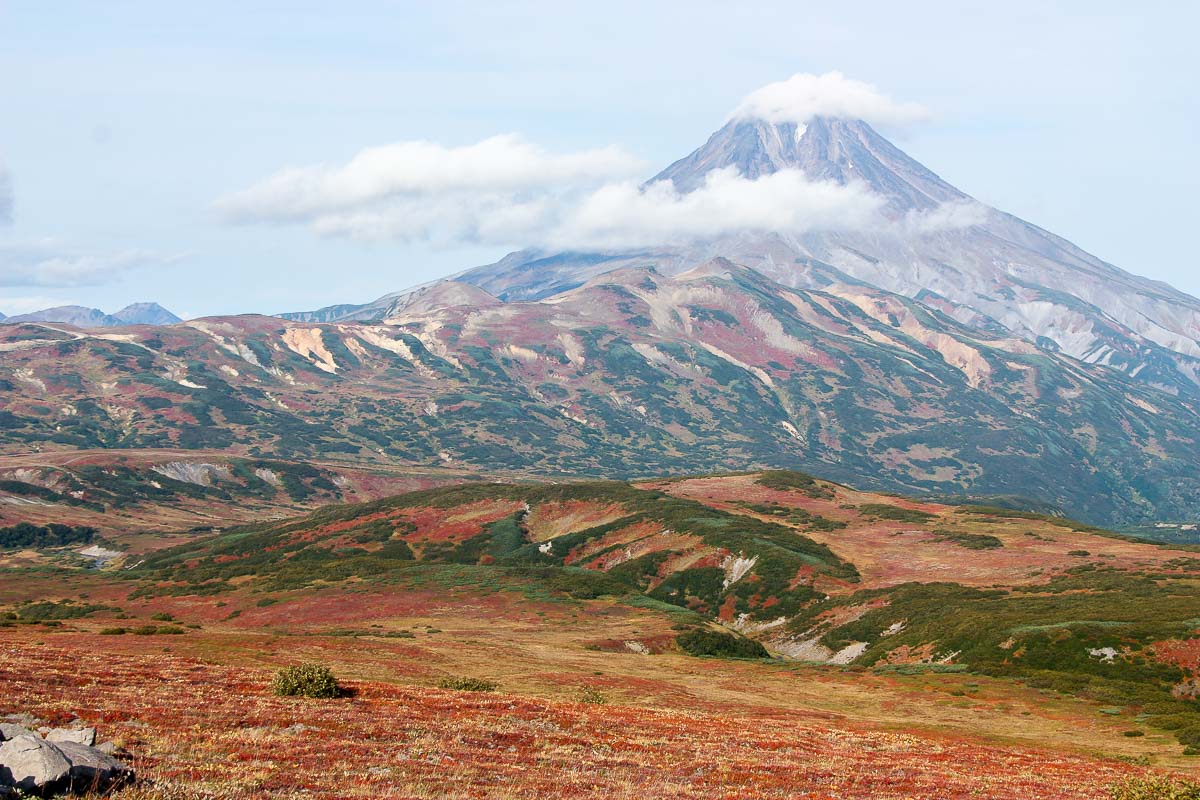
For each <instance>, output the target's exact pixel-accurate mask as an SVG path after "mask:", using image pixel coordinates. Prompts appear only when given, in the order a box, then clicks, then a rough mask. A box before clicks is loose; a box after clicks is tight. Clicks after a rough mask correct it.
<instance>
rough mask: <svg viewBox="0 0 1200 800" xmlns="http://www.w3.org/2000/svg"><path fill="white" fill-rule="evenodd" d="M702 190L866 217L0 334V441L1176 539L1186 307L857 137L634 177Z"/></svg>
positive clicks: (788, 126)
mask: <svg viewBox="0 0 1200 800" xmlns="http://www.w3.org/2000/svg"><path fill="white" fill-rule="evenodd" d="M718 168H720V169H733V170H736V171H737V172H738V173H740V174H741V175H743V176H745V177H747V178H752V179H753V178H761V177H763V176H767V175H772V174H776V173H778V172H780V171H782V170H795V171H799V172H801V173H803V175H804V176H806V177H807V178H808V179H810V180H822V181H829V182H833V183H835V184H841V185H850V184H854V185H856V186H859V187H865V190H867V191H869V192H870V193H872V195H873V196H874V197H875V198H877V199H878V206H879V208H880V214H881V216H882V221H881V222H880V224H879V225H877V226H875V227H872V228H869V229H864V228H861V227H860V228H857V229H855V228H844V229H839V230H818V231H812V232H809V233H805V234H796V235H789V234H780V233H756V232H744V233H740V234H737V235H727V236H721V237H717V238H714V239H712V240H710V241H706V242H703V243H696V244H691V245H687V246H672V247H655V248H645V249H640V250H636V251H610V252H565V253H553V252H535V251H522V252H518V253H513V254H511V255H509V256H507V257H505V258H504V259H502V260H501V261H499V262H497V263H495V264H492V265H489V266H485V267H479V268H477V269H472V270H469V271H467V272H464V273H462V274H460V275H458V276H456V277H455V278H453V279H449V280H445V281H439V282H435V283H433V284H429V285H426V286H422V287H418V288H417V289H413V290H409V291H405V292H396V293H392V294H389V295H386V296H384V297H382V298H380V299H379V300H377V301H375V302H372V303H367V304H361V305H352V304H342V305H335V306H328V307H326V308H322V309H319V310H316V311H309V312H298V313H292V314H285V315H281V317H282V318H278V317H276V318H272V317H260V316H242V317H224V318H212V319H204V320H194V321H191V322H188V323H185V324H183V325H175V326H172V327H171V328H147V329H144V330H143V331H142V332H141V333H138V334H135V335H134V337H133V338H128V339H127V338H125V337H123V338H122V340H121V341H119V342H118V341H115V340H113V339H110V338H105V337H103V336H99V335H87V334H86V333H81V332H77V333H71V332H64V331H48V330H47V329H45V328H41V327H38V326H37V325H36V323H33V322H31V323H30V324H29V325H27V326H19V325H7V326H5V328H4V329H3V330H0V347H2V348H3V349H4V350H5V359H4V363H3V364H0V381H3V382H4V383H3V384H0V385H6V386H7V387H8V391H6V392H4V393H3V394H2V395H0V415H3V419H4V423H5V424H4V425H0V447H6V448H8V449H22V448H28V447H30V446H32V445H35V444H46V445H48V446H59V447H80V448H92V447H186V448H198V449H200V448H214V449H231V448H232V449H234V450H236V451H239V452H245V453H248V454H252V455H256V456H262V457H265V456H271V457H287V458H306V457H311V456H313V455H317V454H319V455H322V456H324V457H328V456H329V455H330V454H331V453H337V454H341V456H343V457H345V458H349V459H365V460H371V459H385V460H389V461H406V462H411V463H417V464H443V465H450V466H454V467H457V468H462V469H472V470H478V471H481V472H486V471H493V470H513V471H522V472H533V473H539V474H543V475H545V474H553V475H575V476H579V475H597V476H600V475H602V476H618V477H626V476H633V475H645V474H665V473H684V472H697V471H705V470H730V469H746V468H756V467H767V466H783V467H799V468H806V469H812V470H813V471H816V472H819V473H821V474H824V475H829V476H831V477H833V478H836V479H840V480H845V481H848V482H852V483H855V484H857V485H861V486H864V487H870V488H877V489H890V490H903V491H910V492H911V491H923V492H929V493H935V494H938V495H955V496H961V495H969V496H972V497H976V498H987V497H991V496H997V495H1004V496H1013V495H1016V496H1023V497H1028V498H1034V499H1036V500H1038V501H1041V502H1043V503H1048V504H1051V505H1053V506H1055V507H1058V508H1062V509H1064V510H1066V511H1068V512H1069V513H1070V514H1072V515H1074V516H1076V517H1079V518H1083V519H1085V520H1087V521H1089V522H1095V523H1102V524H1108V525H1124V524H1134V523H1142V522H1145V521H1147V520H1175V521H1179V520H1188V521H1194V520H1197V519H1200V470H1198V469H1197V462H1198V459H1197V456H1196V453H1197V452H1200V449H1198V448H1200V383H1198V381H1200V301H1197V300H1196V299H1195V298H1192V297H1190V296H1188V295H1185V294H1183V293H1181V292H1178V291H1176V290H1174V289H1171V288H1170V287H1168V286H1165V285H1163V284H1160V283H1156V282H1153V281H1149V280H1145V279H1142V278H1138V277H1136V276H1133V275H1131V274H1129V273H1126V272H1123V271H1121V270H1119V269H1117V268H1116V267H1113V266H1112V265H1109V264H1106V263H1104V262H1102V261H1100V260H1099V259H1097V258H1095V257H1093V256H1091V255H1088V254H1087V253H1085V252H1083V251H1082V250H1080V249H1078V248H1076V247H1075V246H1073V245H1071V244H1070V243H1069V242H1066V241H1064V240H1063V239H1061V238H1059V237H1056V236H1054V235H1053V234H1050V233H1048V232H1046V231H1043V230H1041V229H1040V228H1037V227H1036V226H1033V225H1030V224H1028V223H1026V222H1023V221H1021V220H1019V219H1017V218H1015V217H1012V216H1010V215H1008V214H1004V213H1003V212H1000V211H996V210H994V209H991V208H988V207H986V206H983V205H982V204H980V203H977V202H976V201H974V200H972V199H971V198H970V197H968V196H967V195H966V194H964V193H963V192H961V191H959V190H958V189H955V188H954V187H952V186H950V185H949V184H947V183H946V182H944V181H942V180H941V179H940V178H938V177H937V176H936V175H935V174H934V173H932V172H931V171H930V170H928V169H926V168H925V167H923V166H922V165H920V164H919V163H917V162H916V161H914V160H912V159H911V158H909V157H908V156H906V155H905V154H904V153H902V152H901V151H900V150H899V149H897V148H896V147H895V146H893V145H892V144H891V143H889V142H888V141H887V140H886V139H884V138H883V137H881V136H880V135H879V134H878V133H876V132H875V131H874V130H873V129H872V128H871V127H870V126H869V125H867V124H866V123H864V122H861V121H856V120H842V119H823V118H816V119H812V120H810V121H809V122H808V124H807V125H796V124H793V123H771V122H766V121H763V120H757V119H735V120H732V121H730V122H729V123H728V124H727V125H725V126H724V127H723V128H722V129H721V130H719V131H718V132H717V133H715V134H713V136H712V137H710V139H709V140H708V142H707V143H706V144H705V145H704V146H702V147H701V148H699V149H697V150H696V151H695V152H693V153H692V154H690V155H689V156H687V157H685V158H683V159H681V160H680V161H677V162H676V163H674V164H672V165H671V166H669V167H668V168H667V169H666V170H664V171H663V172H661V173H660V174H659V175H658V176H656V178H655V179H654V180H656V181H668V180H669V181H671V182H672V183H673V185H674V186H675V187H676V188H677V190H678V191H680V192H685V193H686V192H690V191H695V190H696V189H697V187H700V186H705V185H706V183H705V182H706V181H707V177H706V176H708V175H709V173H710V172H711V171H712V170H713V169H718ZM97 313H98V312H97ZM14 321H20V320H19V319H18V320H12V319H10V320H8V322H14ZM51 401H52V402H51Z"/></svg>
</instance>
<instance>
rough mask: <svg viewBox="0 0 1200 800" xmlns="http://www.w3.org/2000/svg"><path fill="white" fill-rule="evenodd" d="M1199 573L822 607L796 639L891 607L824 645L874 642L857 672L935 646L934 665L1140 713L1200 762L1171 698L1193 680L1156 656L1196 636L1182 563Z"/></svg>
mask: <svg viewBox="0 0 1200 800" xmlns="http://www.w3.org/2000/svg"><path fill="white" fill-rule="evenodd" d="M1192 561H1193V560H1192V559H1180V561H1179V563H1177V564H1172V565H1169V566H1173V567H1175V568H1177V569H1179V570H1183V571H1185V572H1184V574H1183V575H1182V576H1181V574H1180V573H1178V572H1177V573H1175V574H1171V573H1168V572H1163V573H1149V572H1146V573H1132V574H1131V573H1129V572H1125V571H1122V570H1117V569H1112V568H1107V567H1102V566H1095V565H1083V566H1080V567H1077V568H1075V569H1073V570H1070V571H1069V572H1068V573H1067V574H1065V575H1064V576H1062V577H1059V578H1056V579H1054V580H1053V581H1051V582H1050V583H1048V584H1045V585H1040V586H1029V587H1022V588H1019V589H1014V590H1011V591H1004V590H985V589H974V588H968V587H964V586H961V585H959V584H955V583H932V584H916V583H909V584H903V585H900V586H896V587H892V588H889V589H879V590H870V591H862V592H858V593H856V594H854V595H853V596H850V597H839V598H836V599H829V600H825V601H822V602H819V603H815V604H813V605H811V606H809V607H808V608H806V609H805V610H804V612H803V613H802V614H801V615H800V616H799V617H797V618H796V619H795V620H794V621H793V622H792V623H790V629H791V630H794V631H796V632H797V633H800V632H803V631H807V630H809V629H811V628H812V627H813V626H814V625H817V624H818V621H817V620H818V616H819V615H820V614H822V613H823V612H827V611H830V610H832V609H834V608H837V607H845V606H854V605H860V604H862V603H865V602H868V601H871V600H879V599H881V598H886V599H887V601H888V602H887V605H885V606H883V607H880V608H875V609H873V610H871V611H868V612H867V613H866V614H864V615H863V616H862V617H860V618H859V619H857V620H855V621H854V622H850V623H847V624H845V625H841V626H837V627H833V628H827V629H825V630H824V635H823V637H822V639H821V643H822V644H824V645H825V646H827V647H829V648H830V649H832V650H835V651H836V650H838V649H841V648H843V647H845V646H847V645H849V644H851V643H852V642H866V643H867V645H868V647H867V650H866V652H865V653H864V654H863V655H862V656H861V657H860V658H859V659H858V663H861V664H866V665H871V664H875V665H877V666H884V665H886V664H887V656H888V653H889V652H891V651H894V650H896V649H897V648H900V647H902V646H905V645H907V646H909V647H910V648H913V649H914V650H915V649H917V648H920V647H922V646H923V645H927V644H929V643H934V645H935V652H934V653H933V654H932V655H933V658H934V659H938V658H943V657H951V656H952V658H953V660H954V662H955V663H957V664H962V665H966V666H967V667H969V668H970V669H972V670H974V671H977V672H981V673H984V674H988V675H995V676H999V677H1010V678H1018V679H1021V680H1024V681H1026V682H1027V683H1028V684H1029V685H1031V686H1034V687H1037V688H1044V689H1052V690H1056V691H1060V692H1064V693H1068V694H1073V695H1078V696H1082V697H1086V698H1090V699H1092V700H1095V701H1097V702H1101V703H1104V704H1106V705H1110V706H1121V707H1130V708H1134V709H1137V710H1139V711H1140V712H1141V713H1143V714H1145V715H1146V719H1147V721H1148V722H1149V723H1150V724H1153V725H1156V726H1158V727H1161V728H1165V729H1170V730H1173V731H1174V732H1175V735H1176V736H1177V737H1178V739H1179V741H1180V742H1182V743H1183V744H1185V745H1186V746H1187V747H1188V748H1189V749H1190V750H1191V751H1193V752H1200V704H1198V703H1197V702H1196V701H1195V700H1191V699H1185V698H1180V697H1175V696H1174V695H1173V693H1172V688H1173V687H1174V686H1176V685H1179V684H1182V683H1183V682H1184V681H1185V680H1186V679H1187V678H1188V676H1187V675H1185V674H1184V673H1183V672H1182V671H1181V670H1180V669H1179V668H1177V667H1174V666H1171V665H1168V664H1164V663H1162V662H1161V661H1158V660H1156V659H1155V657H1154V655H1153V653H1152V652H1151V645H1152V644H1153V643H1154V642H1159V641H1163V640H1169V639H1188V638H1193V637H1194V636H1195V631H1196V628H1197V620H1200V586H1196V585H1195V584H1194V582H1193V581H1191V580H1189V579H1188V577H1187V576H1188V574H1195V568H1196V567H1197V566H1200V563H1192V564H1189V563H1184V562H1192ZM901 624H902V627H901V628H900V631H899V632H898V633H892V632H891V631H894V630H895V629H896V627H897V626H900V625H901ZM818 630H821V629H820V628H818Z"/></svg>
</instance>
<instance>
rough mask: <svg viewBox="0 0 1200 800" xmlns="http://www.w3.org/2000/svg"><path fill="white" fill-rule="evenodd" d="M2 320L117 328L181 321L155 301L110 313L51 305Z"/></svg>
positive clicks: (134, 304)
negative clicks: (51, 306)
mask: <svg viewBox="0 0 1200 800" xmlns="http://www.w3.org/2000/svg"><path fill="white" fill-rule="evenodd" d="M0 320H3V321H4V322H6V323H14V324H15V323H19V322H57V323H61V324H64V325H74V326H75V327H77V328H117V327H121V326H122V325H174V324H175V323H176V322H182V320H181V319H180V318H179V317H177V316H175V315H174V314H172V313H171V312H170V311H168V310H167V309H165V308H163V307H162V306H160V305H159V304H158V303H131V304H130V305H127V306H125V307H124V308H122V309H121V310H120V311H117V312H115V313H113V314H105V313H104V312H103V311H101V310H100V309H98V308H87V307H85V306H55V307H54V308H44V309H42V310H41V311H32V312H30V313H28V314H19V315H16V316H12V317H7V318H4V317H0Z"/></svg>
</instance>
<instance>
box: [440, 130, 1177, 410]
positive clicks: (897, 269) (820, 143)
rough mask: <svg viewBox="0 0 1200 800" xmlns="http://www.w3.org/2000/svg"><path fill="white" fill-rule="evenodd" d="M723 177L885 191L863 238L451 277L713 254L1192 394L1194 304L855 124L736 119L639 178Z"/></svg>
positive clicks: (614, 257)
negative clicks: (916, 306)
mask: <svg viewBox="0 0 1200 800" xmlns="http://www.w3.org/2000/svg"><path fill="white" fill-rule="evenodd" d="M729 168H732V169H734V170H736V171H737V172H738V174H740V175H741V176H742V177H744V178H747V179H750V180H756V179H760V178H763V177H765V176H768V175H772V174H775V173H778V172H780V171H783V170H798V171H800V172H802V173H803V174H804V176H805V177H806V178H807V179H809V180H811V181H829V182H833V183H836V184H840V185H851V184H854V185H859V186H863V187H866V189H868V190H869V191H870V192H871V193H873V194H874V195H876V196H878V197H879V198H880V200H881V203H882V208H883V220H882V221H881V223H880V225H879V226H877V227H876V228H873V229H869V230H865V229H857V230H854V229H851V230H837V231H826V230H816V231H808V232H805V233H799V234H793V233H788V232H786V231H780V232H776V233H762V232H757V233H756V232H745V233H740V234H735V235H724V236H720V237H715V238H713V239H710V240H705V241H696V242H694V243H692V244H690V245H687V246H682V247H680V246H669V247H668V246H664V247H658V248H651V249H640V250H632V251H613V252H600V253H580V252H564V253H548V252H544V251H532V250H531V251H522V252H519V253H514V254H512V255H509V256H507V257H505V258H504V259H502V260H500V261H498V262H496V263H495V264H491V265H488V266H484V267H478V268H476V269H472V270H469V271H467V272H465V273H462V274H460V275H458V276H456V278H455V279H456V280H459V281H463V282H467V283H472V284H475V285H476V286H479V287H480V288H482V289H484V290H486V291H487V292H489V293H490V294H492V295H495V296H496V297H499V298H501V299H504V300H531V299H539V298H544V297H548V296H551V295H554V294H556V293H558V292H562V291H566V290H568V289H571V288H573V287H575V286H578V285H580V284H582V283H584V282H585V281H587V280H588V279H590V278H591V277H593V276H595V275H599V274H602V273H604V272H606V271H609V270H612V269H619V268H622V267H628V266H639V265H640V266H653V267H655V268H656V269H658V270H659V271H661V272H665V273H668V274H671V273H676V272H681V271H684V270H687V269H690V268H691V267H693V266H695V265H696V264H697V263H701V262H703V261H706V260H708V259H710V258H713V257H717V256H720V257H724V258H728V259H730V260H731V261H734V262H736V263H739V264H743V265H745V266H748V267H751V268H753V269H756V270H759V271H760V272H762V273H764V274H765V275H767V276H769V277H770V278H772V279H773V280H775V281H778V282H779V283H781V284H783V285H784V286H791V287H796V288H807V289H823V288H828V287H832V286H837V285H844V284H847V283H865V284H868V285H870V286H873V287H876V288H879V289H883V290H885V291H888V292H892V293H895V294H899V295H903V296H905V297H909V298H914V299H916V300H918V301H920V302H922V303H923V304H925V305H927V306H928V307H930V308H931V309H934V310H936V311H938V312H940V313H944V314H947V315H949V316H950V317H952V318H954V319H956V320H957V321H959V322H962V323H965V324H968V325H971V326H974V327H978V328H980V329H981V330H993V331H995V330H1001V331H1006V332H1009V333H1011V334H1014V335H1016V336H1019V337H1021V338H1023V339H1026V340H1028V341H1029V342H1032V343H1036V344H1037V345H1038V346H1039V347H1042V348H1045V349H1047V350H1052V351H1055V352H1061V353H1064V354H1066V355H1068V356H1070V357H1072V358H1074V359H1077V360H1079V361H1082V362H1086V363H1096V364H1102V365H1105V366H1107V367H1110V368H1112V369H1114V370H1118V371H1120V372H1122V373H1124V374H1125V375H1126V376H1128V377H1129V378H1132V379H1135V380H1138V381H1141V382H1145V383H1150V384H1153V385H1157V386H1161V387H1165V388H1168V389H1169V390H1170V391H1174V392H1184V393H1187V394H1190V395H1192V396H1196V397H1200V301H1198V300H1197V299H1196V298H1194V297H1191V296H1189V295H1186V294H1184V293H1183V292H1179V291H1176V290H1175V289H1172V288H1171V287H1169V286H1167V285H1165V284H1163V283H1159V282H1157V281H1151V280H1147V279H1145V278H1140V277H1138V276H1136V275H1133V274H1130V273H1128V272H1125V271H1123V270H1121V269H1118V268H1117V267H1115V266H1113V265H1111V264H1108V263H1106V262H1104V261H1103V260H1101V259H1099V258H1097V257H1095V256H1093V255H1091V254H1089V253H1087V252H1085V251H1083V250H1082V249H1080V248H1078V247H1076V246H1075V245H1073V244H1071V243H1070V242H1068V241H1066V240H1065V239H1062V238H1061V237H1058V236H1055V235H1054V234H1052V233H1049V232H1047V231H1045V230H1043V229H1042V228H1039V227H1037V226H1036V225H1032V224H1030V223H1028V222H1025V221H1023V220H1021V219H1018V218H1016V217H1014V216H1012V215H1010V214H1006V213H1004V212H1001V211H998V210H996V209H993V208H989V207H988V206H985V205H983V204H982V203H979V202H977V201H975V200H973V199H972V198H971V197H970V196H969V195H968V194H966V193H965V192H963V191H961V190H959V189H957V188H955V187H954V186H951V185H950V184H949V183H947V182H946V181H944V180H942V179H941V178H940V177H938V176H937V175H936V174H935V173H934V172H932V171H931V170H929V169H928V168H926V167H925V166H923V165H922V164H920V163H919V162H917V161H916V160H914V159H913V158H911V157H909V156H908V155H907V154H905V153H904V152H903V151H901V150H900V149H899V148H898V147H896V146H895V145H893V144H892V143H891V142H889V141H888V140H887V139H885V138H884V137H883V136H881V135H880V134H879V133H878V132H877V131H875V129H874V128H872V127H871V126H870V125H869V124H867V123H866V122H864V121H862V120H855V119H841V118H831V117H820V116H818V117H813V118H811V119H809V120H808V122H807V123H796V122H787V121H783V122H775V121H768V120H765V119H759V118H736V119H732V120H730V121H729V122H727V123H726V124H725V125H724V126H723V127H722V128H721V129H720V130H718V131H717V132H716V133H714V134H713V135H712V136H710V137H709V139H708V141H707V142H705V144H704V145H703V146H701V147H700V148H698V149H696V150H695V151H693V152H692V153H691V154H689V155H687V156H686V157H684V158H682V159H680V160H678V161H676V162H675V163H673V164H671V165H670V166H669V167H667V168H666V169H665V170H663V171H662V172H660V173H659V174H658V175H656V176H655V177H654V178H653V179H652V180H651V181H650V183H654V182H657V181H671V183H672V184H673V185H674V187H675V188H676V190H678V191H679V192H683V193H688V192H693V191H696V190H697V189H698V188H700V187H702V186H703V185H704V184H705V180H706V176H708V175H709V173H711V172H712V171H713V170H717V169H729Z"/></svg>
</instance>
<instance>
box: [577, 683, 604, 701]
mask: <svg viewBox="0 0 1200 800" xmlns="http://www.w3.org/2000/svg"><path fill="white" fill-rule="evenodd" d="M579 702H581V703H586V704H587V705H592V706H602V705H605V704H607V703H608V695H606V694H604V692H602V691H600V690H599V689H597V688H596V687H594V686H585V687H584V689H583V691H582V692H580V693H579Z"/></svg>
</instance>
